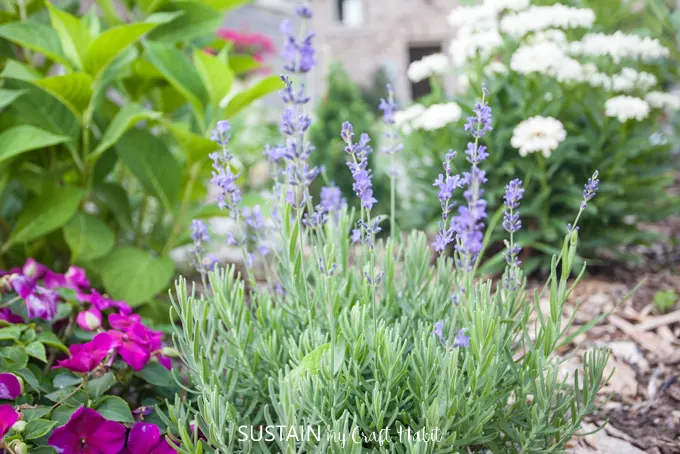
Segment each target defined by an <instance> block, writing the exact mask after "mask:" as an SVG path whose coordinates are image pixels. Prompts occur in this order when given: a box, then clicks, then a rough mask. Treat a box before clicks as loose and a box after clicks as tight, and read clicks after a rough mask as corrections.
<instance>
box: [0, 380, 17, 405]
mask: <svg viewBox="0 0 680 454" xmlns="http://www.w3.org/2000/svg"><path fill="white" fill-rule="evenodd" d="M21 390H22V386H21V381H19V378H18V377H17V376H16V375H14V374H7V373H2V374H0V399H4V400H14V399H16V398H17V397H19V396H20V395H21Z"/></svg>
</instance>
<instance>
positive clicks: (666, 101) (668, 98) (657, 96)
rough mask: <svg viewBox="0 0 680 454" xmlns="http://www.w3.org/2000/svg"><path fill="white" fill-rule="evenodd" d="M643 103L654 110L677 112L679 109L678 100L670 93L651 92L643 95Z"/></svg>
mask: <svg viewBox="0 0 680 454" xmlns="http://www.w3.org/2000/svg"><path fill="white" fill-rule="evenodd" d="M645 101H647V103H648V104H649V105H650V106H652V107H653V108H655V109H663V110H678V109H680V98H678V97H677V96H676V95H673V94H671V93H664V92H661V91H652V92H649V93H647V94H646V95H645Z"/></svg>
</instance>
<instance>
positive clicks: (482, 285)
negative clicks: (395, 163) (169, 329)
mask: <svg viewBox="0 0 680 454" xmlns="http://www.w3.org/2000/svg"><path fill="white" fill-rule="evenodd" d="M298 14H299V15H300V16H301V17H303V18H308V17H310V16H311V13H310V12H309V10H308V9H299V10H298ZM303 26H304V25H303ZM288 34H289V36H293V32H292V31H290V30H289V31H288ZM302 40H303V41H302V43H303V44H300V45H299V47H298V51H297V52H291V53H290V55H289V57H290V59H291V61H292V62H294V63H292V64H291V66H289V67H290V68H293V69H295V70H296V72H297V73H300V74H301V75H304V74H305V73H306V72H307V71H309V70H310V67H311V64H310V59H309V56H310V55H313V47H312V44H311V38H309V37H308V38H306V39H305V37H304V36H303V38H302ZM295 42H296V43H297V41H295ZM303 58H304V59H303ZM298 61H303V62H304V63H305V64H304V65H303V64H302V63H300V64H299V66H298V64H297V63H295V62H298ZM298 68H299V69H298ZM296 75H298V74H296ZM286 85H287V89H286V90H284V91H282V96H283V98H284V101H286V103H287V104H288V107H287V109H286V111H285V113H284V114H283V116H282V128H281V131H282V133H283V134H284V135H285V136H286V138H287V139H288V140H287V141H286V148H285V150H284V151H285V152H281V150H279V151H277V153H276V156H277V164H278V165H279V166H280V168H282V169H284V170H283V171H282V172H283V173H282V174H281V175H279V176H278V178H279V179H278V181H277V185H276V186H275V188H276V195H277V196H278V197H277V202H276V203H275V206H274V208H275V210H272V212H275V213H277V214H276V215H275V216H274V218H273V225H274V236H275V237H276V238H277V241H276V246H275V247H274V248H273V250H272V251H271V255H270V256H269V257H268V260H267V261H266V262H265V263H263V267H262V270H261V271H262V272H263V273H264V274H265V276H266V284H265V283H261V284H259V285H258V283H257V282H255V281H254V279H252V274H251V269H252V266H251V265H248V271H247V276H248V278H243V277H242V276H241V275H240V273H238V272H237V271H236V270H235V267H233V266H230V267H228V268H227V269H219V268H213V269H212V270H211V271H210V272H208V273H206V274H207V276H205V277H206V280H205V282H204V286H203V288H204V291H203V292H200V293H199V292H197V291H196V289H195V287H193V286H188V285H187V282H186V280H184V279H180V281H179V282H178V283H177V286H176V292H175V293H174V296H173V312H174V314H176V315H177V319H178V324H177V325H176V328H177V332H176V335H175V337H174V339H175V342H176V344H175V345H176V348H177V350H178V351H179V352H180V356H181V359H182V361H183V364H184V367H185V369H186V371H187V372H188V382H187V383H186V387H187V390H188V391H189V392H188V393H187V394H186V396H183V397H177V398H176V400H175V402H174V403H173V404H172V405H171V406H170V408H169V414H168V415H167V418H166V423H167V424H168V426H169V428H170V429H169V430H170V431H171V432H172V433H177V434H180V438H181V445H180V444H178V450H179V452H181V453H184V454H193V453H196V452H208V453H218V452H219V453H231V452H251V451H258V452H272V453H279V452H281V453H282V452H329V453H361V452H385V453H387V452H390V453H416V452H417V453H433V452H483V451H484V450H485V449H490V450H491V451H492V452H511V451H513V452H514V451H519V452H561V451H562V450H563V448H564V446H565V444H566V442H567V441H568V440H569V439H570V438H571V437H572V436H573V435H574V434H575V432H576V431H577V430H578V429H579V427H580V424H581V422H582V421H583V419H584V417H585V416H586V415H588V414H590V413H592V412H593V411H595V410H596V409H597V408H598V407H597V403H596V395H597V392H598V390H599V389H600V388H601V387H602V386H603V384H604V383H605V382H606V380H607V377H605V376H604V370H605V366H606V363H607V360H608V357H609V353H608V352H607V351H606V350H605V349H602V348H600V347H595V348H593V349H592V350H591V351H590V352H588V353H587V355H586V357H585V360H584V366H583V370H582V373H580V372H578V371H577V372H575V375H573V376H572V377H565V376H563V375H562V374H561V373H560V372H559V371H558V367H559V365H560V364H561V363H562V362H563V359H560V358H559V357H557V356H556V350H557V349H558V348H559V347H562V346H565V345H567V344H568V343H569V342H570V341H571V340H572V339H573V337H574V336H575V335H578V334H579V333H581V332H583V331H585V330H586V329H587V328H588V327H589V326H590V325H592V324H594V323H596V321H594V322H593V323H591V324H589V325H586V326H584V327H582V328H579V329H576V330H572V329H571V324H572V321H573V317H571V318H570V317H565V316H564V312H563V310H564V309H565V307H564V304H565V301H566V300H567V298H569V296H570V294H571V292H572V290H573V288H574V286H575V285H576V284H577V283H578V281H579V279H580V278H581V277H582V276H583V274H584V272H585V267H583V268H582V269H581V271H580V273H579V274H578V277H577V278H576V280H575V281H573V282H570V281H571V278H572V270H573V268H574V265H575V261H576V249H577V245H578V227H577V224H578V221H579V220H580V218H581V216H582V215H583V213H584V210H585V208H586V207H587V206H588V204H589V203H591V202H592V199H593V197H594V196H595V193H596V192H597V186H598V182H599V180H597V172H596V173H595V174H594V175H593V176H592V177H591V178H590V179H589V180H588V182H587V184H586V186H585V188H584V189H583V195H582V198H581V200H580V201H579V202H578V203H576V206H579V204H581V205H580V206H581V209H580V210H579V212H578V214H577V216H576V221H574V222H573V226H572V227H571V228H570V231H569V233H568V234H567V235H565V236H564V240H563V243H562V248H561V249H560V251H559V255H555V256H553V259H552V263H551V272H550V276H549V278H548V280H547V283H546V286H545V287H544V288H543V290H542V291H538V290H536V291H535V292H534V294H533V296H530V295H529V294H528V291H527V288H526V279H525V278H524V277H523V274H522V271H521V269H520V267H519V259H518V255H519V246H518V245H517V243H516V238H515V236H514V234H515V233H516V232H517V231H518V229H520V226H521V218H520V214H519V211H517V209H518V206H519V201H520V199H521V198H522V193H523V191H522V182H521V181H519V180H513V181H512V182H510V184H509V185H508V191H507V193H506V197H505V211H504V219H503V226H504V228H505V229H506V230H507V231H508V232H510V234H509V241H508V242H507V251H506V256H507V263H508V265H507V267H506V271H505V274H504V275H503V279H502V280H500V281H499V282H498V283H497V284H493V283H492V282H491V281H489V280H479V279H477V278H476V272H477V270H478V267H479V262H480V258H481V257H482V256H483V251H484V248H485V247H486V245H488V242H489V239H490V234H491V232H492V231H493V229H494V226H496V225H497V223H498V221H499V218H500V216H494V217H492V219H491V220H489V221H488V222H489V224H490V226H489V229H488V231H487V233H486V236H484V230H485V223H486V222H487V221H486V219H485V214H484V213H485V212H486V204H485V202H484V199H483V197H482V195H483V193H482V187H484V184H483V180H484V175H483V173H482V172H480V169H479V167H478V164H479V163H480V162H481V161H483V160H484V153H483V149H482V148H481V146H480V144H479V141H478V138H479V136H482V135H483V132H484V131H485V130H486V127H487V126H488V125H489V122H490V120H491V112H490V110H489V108H488V106H487V105H486V104H483V103H484V100H483V101H482V104H480V105H479V107H476V108H475V110H474V113H473V116H472V117H471V118H470V119H469V121H470V122H471V124H472V125H473V128H472V131H474V135H475V136H476V137H477V138H476V139H473V141H472V142H471V143H470V146H471V151H470V155H469V158H470V162H471V164H472V170H470V174H469V175H471V176H469V177H468V176H466V175H465V174H462V175H453V174H452V169H451V166H450V160H451V159H452V157H453V156H452V154H447V155H446V158H445V161H444V171H445V173H446V176H444V175H441V176H440V178H439V180H438V183H437V184H438V186H439V189H440V193H439V197H438V201H439V203H440V206H441V208H442V212H441V216H442V218H441V219H442V221H441V223H440V226H439V234H438V236H437V238H436V240H435V243H434V244H433V245H429V244H428V240H427V238H426V236H425V235H424V234H423V233H422V232H412V233H411V234H410V236H409V237H408V239H407V240H406V241H403V240H402V238H401V236H398V235H397V234H396V232H392V235H391V236H390V237H388V238H386V239H384V240H383V239H378V238H376V235H377V234H378V233H379V232H380V222H381V219H380V216H376V213H375V208H374V204H375V200H374V198H373V196H374V195H375V194H374V193H373V192H372V190H371V175H370V173H369V172H367V162H366V161H367V157H368V153H369V150H368V148H367V147H366V142H367V137H366V136H359V135H358V134H357V135H356V137H355V134H354V133H353V130H354V129H353V127H352V124H351V123H349V122H347V121H346V122H344V123H343V124H342V127H341V133H340V131H338V136H340V137H342V140H343V141H344V143H345V145H346V147H347V150H348V155H349V156H350V163H351V165H350V166H349V167H350V168H349V169H348V170H347V172H348V173H351V175H352V177H353V179H354V182H355V185H354V192H355V193H356V195H357V196H358V199H360V201H361V204H360V209H359V210H351V209H349V208H348V207H347V205H344V206H339V204H338V203H328V202H329V201H322V202H321V203H320V204H319V205H317V206H313V205H312V203H310V202H309V200H310V199H309V197H308V195H309V190H308V188H307V184H309V180H310V179H311V178H313V176H314V175H315V172H314V171H313V170H312V169H310V167H309V165H308V161H307V159H308V158H309V157H310V155H309V153H315V152H322V151H319V150H316V151H311V150H310V149H309V148H308V145H307V142H306V137H305V133H306V131H307V129H308V128H309V121H310V120H311V118H310V117H309V116H308V115H306V114H305V113H304V105H305V102H306V101H305V100H306V99H307V98H306V96H305V94H304V92H303V91H302V92H298V86H296V85H293V83H292V80H291V79H288V78H286ZM220 127H221V129H222V130H226V129H228V126H227V125H226V124H221V125H220ZM218 139H219V140H220V141H221V142H222V144H223V153H222V155H221V156H222V158H221V159H222V161H223V162H225V163H228V162H230V160H232V159H233V158H234V156H233V155H231V153H230V152H229V150H228V148H227V144H226V140H224V134H222V135H221V136H220V137H218ZM466 170H468V169H466ZM404 178H408V176H404ZM217 179H218V184H219V186H220V188H221V189H222V190H223V196H224V204H225V205H227V206H228V207H229V209H230V210H231V213H232V215H233V216H234V218H235V219H236V220H237V221H239V222H244V221H245V223H246V224H247V225H248V227H251V228H254V230H256V231H257V230H259V226H258V225H259V224H262V223H261V222H255V221H253V219H252V218H250V217H249V216H246V215H244V214H243V212H242V210H240V208H239V206H238V188H237V187H235V186H234V185H233V175H232V174H231V172H230V171H229V168H228V166H227V165H225V168H224V169H223V170H219V171H218V178H217ZM458 189H461V191H460V192H462V191H465V194H466V201H467V203H466V204H465V205H464V206H461V207H460V208H459V210H458V211H457V214H455V215H454V214H453V206H452V205H451V199H452V197H453V193H454V192H458ZM336 195H337V194H336ZM529 202H530V203H531V202H534V201H529ZM244 218H245V219H244ZM355 222H356V223H355ZM355 226H356V228H355ZM192 237H193V238H194V241H195V249H194V250H195V251H196V253H197V254H198V255H199V257H198V258H199V259H200V258H201V257H200V255H201V254H203V253H204V252H205V251H204V250H203V243H204V241H205V240H206V231H205V226H204V225H201V223H200V222H198V221H197V223H196V226H195V228H194V229H193V234H192ZM253 238H254V239H255V240H259V239H260V238H259V237H258V235H255V236H253V235H252V233H247V234H246V236H245V237H244V236H242V235H241V234H239V233H238V232H235V235H232V236H231V238H230V241H231V242H232V243H237V244H241V245H242V246H243V247H244V253H248V251H249V249H248V248H250V247H251V245H250V240H251V239H253ZM353 242H355V243H360V244H359V245H352V243H353ZM448 244H454V245H455V251H454V256H453V257H450V256H449V255H448V254H447V253H446V246H447V245H448ZM432 246H434V248H435V249H436V250H437V251H439V255H438V258H437V260H436V263H434V264H433V263H432ZM197 262H198V263H201V260H197ZM204 271H205V270H204ZM542 297H546V298H548V299H549V303H550V304H549V309H548V311H547V312H544V309H543V310H542V309H541V307H540V301H541V299H542ZM172 318H174V317H172ZM569 372H571V371H569ZM310 430H311V431H312V432H310Z"/></svg>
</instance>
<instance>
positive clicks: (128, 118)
mask: <svg viewBox="0 0 680 454" xmlns="http://www.w3.org/2000/svg"><path fill="white" fill-rule="evenodd" d="M160 117H161V114H160V113H159V112H154V111H152V110H148V109H145V108H144V107H142V106H140V105H139V104H134V103H132V104H128V105H126V106H125V107H123V108H122V109H120V110H119V111H118V112H117V113H116V115H115V116H114V117H113V120H111V123H110V124H109V127H108V128H106V132H105V133H104V136H103V137H102V139H101V141H100V142H99V145H97V148H95V149H94V151H93V152H92V154H91V155H90V159H96V158H98V157H99V156H100V155H101V154H102V153H104V152H105V151H106V150H108V149H109V148H110V147H112V146H113V145H114V144H115V143H116V141H117V140H118V139H120V137H121V136H122V135H123V134H125V131H127V130H128V129H130V128H131V127H132V126H134V125H135V123H137V122H139V121H141V120H144V119H154V120H155V119H158V118H160Z"/></svg>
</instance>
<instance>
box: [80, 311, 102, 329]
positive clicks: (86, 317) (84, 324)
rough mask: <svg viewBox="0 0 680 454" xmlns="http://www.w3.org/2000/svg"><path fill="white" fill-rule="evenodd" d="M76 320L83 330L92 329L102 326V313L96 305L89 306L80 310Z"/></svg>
mask: <svg viewBox="0 0 680 454" xmlns="http://www.w3.org/2000/svg"><path fill="white" fill-rule="evenodd" d="M76 322H78V326H80V327H81V328H82V329H84V330H85V331H94V330H96V329H98V328H99V327H101V326H102V313H101V312H100V311H99V309H97V308H96V307H91V308H89V309H88V310H86V311H82V312H80V313H79V314H78V317H77V318H76Z"/></svg>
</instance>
